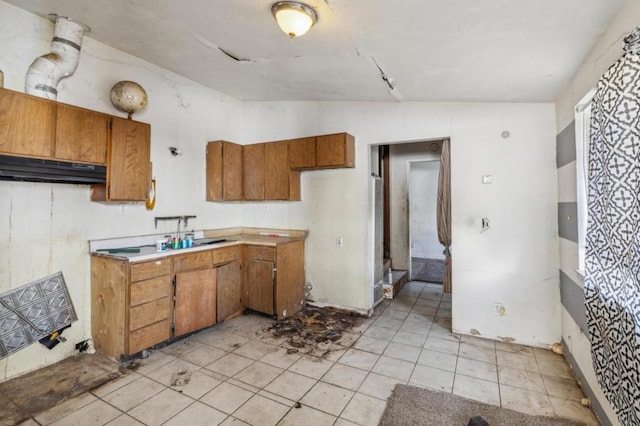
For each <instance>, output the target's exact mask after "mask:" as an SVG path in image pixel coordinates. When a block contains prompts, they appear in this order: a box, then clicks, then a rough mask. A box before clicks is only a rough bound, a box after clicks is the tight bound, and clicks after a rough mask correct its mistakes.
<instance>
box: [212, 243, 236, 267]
mask: <svg viewBox="0 0 640 426" xmlns="http://www.w3.org/2000/svg"><path fill="white" fill-rule="evenodd" d="M211 256H212V257H213V264H214V265H219V264H221V263H229V262H232V261H234V260H239V259H240V258H241V256H240V247H239V246H235V247H226V248H221V249H215V250H212V251H211Z"/></svg>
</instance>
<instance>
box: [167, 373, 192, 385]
mask: <svg viewBox="0 0 640 426" xmlns="http://www.w3.org/2000/svg"><path fill="white" fill-rule="evenodd" d="M190 381H191V372H190V371H178V372H176V373H173V374H172V375H171V386H186V385H188V384H189V382H190Z"/></svg>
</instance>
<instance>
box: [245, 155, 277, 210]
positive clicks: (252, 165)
mask: <svg viewBox="0 0 640 426" xmlns="http://www.w3.org/2000/svg"><path fill="white" fill-rule="evenodd" d="M269 145H271V144H264V143H258V144H254V145H245V146H244V147H243V148H242V178H243V179H242V198H243V199H244V200H264V199H265V173H268V171H267V170H265V150H266V147H268V146H269ZM266 198H267V199H268V197H266Z"/></svg>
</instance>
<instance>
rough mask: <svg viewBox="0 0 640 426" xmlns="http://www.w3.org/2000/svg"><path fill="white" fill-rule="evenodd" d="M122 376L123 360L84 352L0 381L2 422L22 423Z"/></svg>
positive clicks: (3, 423)
mask: <svg viewBox="0 0 640 426" xmlns="http://www.w3.org/2000/svg"><path fill="white" fill-rule="evenodd" d="M120 376H122V373H121V372H120V364H119V363H117V362H115V361H114V360H112V359H110V358H107V357H106V356H104V355H100V354H93V355H89V354H81V355H76V356H73V357H71V358H67V359H65V360H63V361H60V362H58V363H56V364H53V365H49V366H47V367H44V368H41V369H40V370H36V371H34V372H31V373H28V374H25V375H24V376H20V377H17V378H15V379H11V380H8V381H6V382H3V383H0V424H2V425H16V424H19V423H21V422H22V421H24V420H26V419H28V418H29V417H31V416H34V415H36V414H38V413H39V412H41V411H44V410H47V409H49V408H51V407H53V406H54V405H56V404H57V403H59V402H62V401H64V400H67V399H70V398H73V397H75V396H78V395H80V394H82V393H85V392H88V391H90V390H92V389H95V388H97V387H98V386H100V385H102V384H104V383H106V382H109V381H111V380H113V379H116V378H118V377H120Z"/></svg>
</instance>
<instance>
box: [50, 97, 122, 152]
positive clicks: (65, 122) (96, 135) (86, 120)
mask: <svg viewBox="0 0 640 426" xmlns="http://www.w3.org/2000/svg"><path fill="white" fill-rule="evenodd" d="M110 123H111V116H110V115H107V114H102V113H100V112H96V111H90V110H88V109H84V108H78V107H74V106H71V105H65V104H58V108H57V120H56V143H55V157H56V158H57V159H61V160H68V161H78V162H82V163H96V164H105V163H106V161H107V139H108V137H109V134H108V130H109V124H110Z"/></svg>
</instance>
